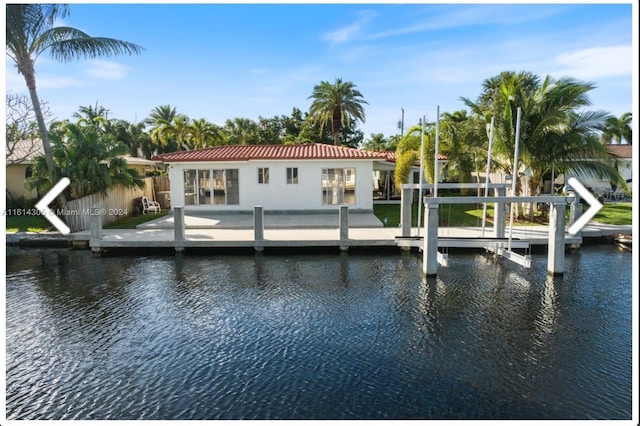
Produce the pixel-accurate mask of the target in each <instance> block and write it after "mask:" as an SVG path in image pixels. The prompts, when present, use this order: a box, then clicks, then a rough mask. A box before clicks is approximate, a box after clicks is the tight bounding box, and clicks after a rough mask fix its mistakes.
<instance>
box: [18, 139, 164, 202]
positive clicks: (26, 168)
mask: <svg viewBox="0 0 640 426" xmlns="http://www.w3.org/2000/svg"><path fill="white" fill-rule="evenodd" d="M6 149H7V153H8V155H7V158H6V164H7V167H6V169H7V170H6V172H7V175H6V184H7V194H8V195H9V196H11V198H20V197H25V198H27V199H36V198H39V196H38V193H37V191H36V190H35V189H33V190H27V189H26V186H25V180H26V179H27V178H28V177H30V176H31V173H32V170H31V164H32V163H33V160H34V158H35V157H38V156H41V155H44V150H43V148H42V141H41V140H40V139H35V140H22V141H18V142H15V143H13V142H11V143H7V147H6ZM122 158H124V159H125V160H126V161H127V164H128V165H129V167H130V168H132V169H135V170H137V171H138V173H139V174H140V176H142V177H144V176H145V174H146V173H147V172H152V171H153V170H154V169H155V167H156V166H157V165H158V162H156V161H152V160H147V159H145V158H139V157H131V156H128V155H124V156H122ZM43 195H44V194H43Z"/></svg>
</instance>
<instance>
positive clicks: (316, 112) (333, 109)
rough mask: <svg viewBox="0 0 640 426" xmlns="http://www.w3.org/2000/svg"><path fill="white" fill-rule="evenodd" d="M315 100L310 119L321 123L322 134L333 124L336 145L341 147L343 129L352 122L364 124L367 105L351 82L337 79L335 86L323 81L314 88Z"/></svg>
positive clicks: (311, 107)
mask: <svg viewBox="0 0 640 426" xmlns="http://www.w3.org/2000/svg"><path fill="white" fill-rule="evenodd" d="M311 98H313V102H312V103H311V106H310V107H309V119H310V120H311V121H313V122H315V123H320V132H322V130H323V128H324V126H326V125H327V123H331V133H332V135H333V143H334V145H340V133H341V132H342V128H343V127H346V126H349V125H350V124H351V121H361V122H363V123H364V120H365V115H364V108H363V106H362V104H367V102H365V100H364V99H363V98H362V93H360V91H358V90H357V89H356V85H355V84H353V83H352V82H350V81H346V82H343V81H342V79H341V78H336V81H335V83H334V84H331V83H329V82H327V81H321V82H320V84H318V85H316V86H315V87H314V88H313V94H312V95H311V96H309V98H308V99H311Z"/></svg>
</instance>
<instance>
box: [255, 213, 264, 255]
mask: <svg viewBox="0 0 640 426" xmlns="http://www.w3.org/2000/svg"><path fill="white" fill-rule="evenodd" d="M253 239H254V240H255V250H256V251H257V252H262V251H263V250H264V247H263V246H262V244H261V242H262V241H264V209H263V208H262V206H254V207H253Z"/></svg>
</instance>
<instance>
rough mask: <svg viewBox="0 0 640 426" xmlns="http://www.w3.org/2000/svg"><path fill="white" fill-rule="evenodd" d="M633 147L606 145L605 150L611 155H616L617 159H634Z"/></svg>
mask: <svg viewBox="0 0 640 426" xmlns="http://www.w3.org/2000/svg"><path fill="white" fill-rule="evenodd" d="M632 147H633V145H626V144H624V145H605V148H607V151H609V153H611V154H613V155H615V156H616V157H620V158H632V157H633V156H632V153H633V149H632Z"/></svg>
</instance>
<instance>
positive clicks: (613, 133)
mask: <svg viewBox="0 0 640 426" xmlns="http://www.w3.org/2000/svg"><path fill="white" fill-rule="evenodd" d="M631 136H632V131H631V113H630V112H625V113H624V114H622V115H621V116H620V118H617V117H613V116H611V117H609V118H607V120H606V121H605V123H604V127H603V129H602V135H601V137H600V140H601V141H602V143H603V144H610V143H611V142H612V141H615V142H616V143H621V142H622V139H624V140H626V141H627V143H628V144H629V145H631Z"/></svg>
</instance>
